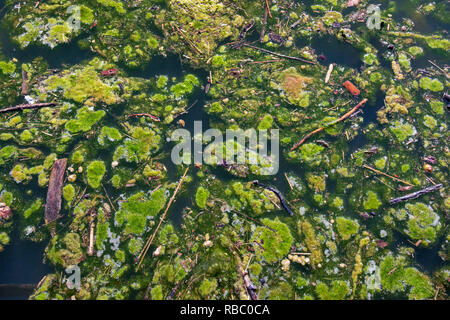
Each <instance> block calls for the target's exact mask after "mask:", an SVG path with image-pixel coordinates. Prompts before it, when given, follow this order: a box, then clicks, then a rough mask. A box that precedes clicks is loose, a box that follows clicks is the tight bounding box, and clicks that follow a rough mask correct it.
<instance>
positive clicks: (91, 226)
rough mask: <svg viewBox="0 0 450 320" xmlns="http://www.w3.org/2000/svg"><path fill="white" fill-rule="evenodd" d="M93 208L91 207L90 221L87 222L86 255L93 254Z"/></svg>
mask: <svg viewBox="0 0 450 320" xmlns="http://www.w3.org/2000/svg"><path fill="white" fill-rule="evenodd" d="M94 220H95V208H94V207H92V211H91V222H90V224H89V247H88V250H87V255H88V256H92V255H94V230H95V222H94Z"/></svg>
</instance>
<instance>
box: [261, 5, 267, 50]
mask: <svg viewBox="0 0 450 320" xmlns="http://www.w3.org/2000/svg"><path fill="white" fill-rule="evenodd" d="M268 12H269V10H268V9H267V8H266V10H264V20H263V23H262V25H263V26H262V30H261V34H260V36H259V42H263V41H264V35H265V34H266V24H267V14H268Z"/></svg>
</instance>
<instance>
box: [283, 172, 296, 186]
mask: <svg viewBox="0 0 450 320" xmlns="http://www.w3.org/2000/svg"><path fill="white" fill-rule="evenodd" d="M284 177H285V178H286V181H287V182H288V184H289V187H290V188H291V190H292V189H294V188H292V184H291V181H290V180H289V178H288V176H287V174H286V172H285V173H284Z"/></svg>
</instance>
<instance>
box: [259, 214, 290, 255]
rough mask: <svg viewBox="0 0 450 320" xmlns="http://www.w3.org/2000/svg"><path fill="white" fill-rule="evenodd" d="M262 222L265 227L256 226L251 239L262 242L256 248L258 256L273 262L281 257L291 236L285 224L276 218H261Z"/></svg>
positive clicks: (285, 251) (287, 247) (284, 253)
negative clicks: (260, 246)
mask: <svg viewBox="0 0 450 320" xmlns="http://www.w3.org/2000/svg"><path fill="white" fill-rule="evenodd" d="M262 223H264V225H266V226H267V227H269V228H271V229H273V230H275V231H273V230H271V229H268V228H266V227H257V228H256V229H255V231H254V233H253V239H254V240H253V241H256V242H259V243H262V247H263V248H264V249H263V250H261V248H259V247H258V248H257V249H256V252H257V254H258V255H259V256H262V257H264V259H265V260H266V261H267V262H269V263H274V262H277V261H279V260H281V258H283V257H284V256H285V255H286V254H287V253H288V252H289V249H290V247H291V244H292V241H293V238H292V235H291V233H290V230H289V228H288V226H287V225H286V224H284V223H283V222H281V221H280V220H279V219H278V218H276V219H275V220H269V219H263V220H262Z"/></svg>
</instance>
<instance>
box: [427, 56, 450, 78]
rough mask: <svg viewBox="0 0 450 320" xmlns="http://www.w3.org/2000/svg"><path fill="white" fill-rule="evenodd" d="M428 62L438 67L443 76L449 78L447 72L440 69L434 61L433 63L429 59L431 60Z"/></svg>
mask: <svg viewBox="0 0 450 320" xmlns="http://www.w3.org/2000/svg"><path fill="white" fill-rule="evenodd" d="M428 62H429V63H431V64H432V65H433V66H435V67H436V68H437V69H439V70H440V71H441V72H442V73H443V74H444V75H445V77H446V78H447V79H448V78H449V76H448V73H447V72H446V71H445V70H444V69H442V68H441V67H439V66H438V65H437V64H436V63H434V62H433V61H431V60H428Z"/></svg>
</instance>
